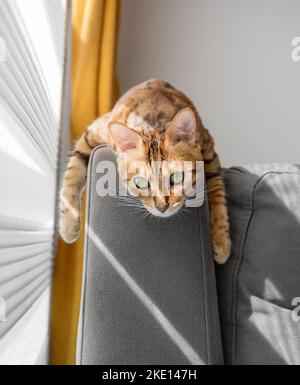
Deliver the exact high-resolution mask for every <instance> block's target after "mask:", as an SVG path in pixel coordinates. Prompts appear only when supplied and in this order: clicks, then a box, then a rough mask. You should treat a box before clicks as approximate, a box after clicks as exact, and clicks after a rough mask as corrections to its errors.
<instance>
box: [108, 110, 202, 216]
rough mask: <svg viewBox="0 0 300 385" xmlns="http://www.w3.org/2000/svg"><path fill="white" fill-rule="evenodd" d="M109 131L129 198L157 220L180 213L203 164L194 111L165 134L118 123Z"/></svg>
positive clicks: (182, 115) (175, 121) (185, 113)
mask: <svg viewBox="0 0 300 385" xmlns="http://www.w3.org/2000/svg"><path fill="white" fill-rule="evenodd" d="M109 128H110V133H111V137H112V140H113V143H114V145H115V149H116V151H117V153H118V168H119V175H120V177H121V179H122V180H123V182H124V184H125V185H126V187H127V190H128V192H129V194H130V195H132V196H135V197H138V199H139V200H140V201H141V202H142V204H143V205H144V206H145V208H146V209H147V210H148V211H149V212H150V213H151V214H153V215H155V216H158V217H169V216H172V215H174V214H175V213H176V212H178V211H179V209H180V208H181V207H182V206H183V204H184V202H185V199H186V196H187V193H188V190H189V189H191V188H193V186H194V184H195V170H196V161H201V160H202V154H201V149H200V146H199V145H197V143H196V142H197V121H196V116H195V113H194V112H193V110H192V109H191V108H185V109H183V110H181V111H179V112H178V113H177V115H176V116H175V117H174V119H173V120H172V121H170V122H168V123H167V124H166V126H165V129H164V131H163V132H156V131H155V130H149V131H147V132H145V131H143V130H142V129H141V128H139V127H135V128H134V129H131V128H129V127H127V126H126V125H124V124H122V123H119V122H111V123H110V126H109Z"/></svg>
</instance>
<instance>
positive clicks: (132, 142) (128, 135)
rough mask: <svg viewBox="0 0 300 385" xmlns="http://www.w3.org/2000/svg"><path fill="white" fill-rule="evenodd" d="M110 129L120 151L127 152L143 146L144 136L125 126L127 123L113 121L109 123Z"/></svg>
mask: <svg viewBox="0 0 300 385" xmlns="http://www.w3.org/2000/svg"><path fill="white" fill-rule="evenodd" d="M109 129H110V133H111V136H112V139H113V142H114V144H115V146H116V149H117V151H118V152H127V151H129V150H135V149H138V148H141V146H142V143H143V142H142V138H141V137H140V135H139V134H138V133H137V132H135V131H134V130H132V129H131V128H129V127H127V126H125V124H122V123H118V122H112V123H110V125H109Z"/></svg>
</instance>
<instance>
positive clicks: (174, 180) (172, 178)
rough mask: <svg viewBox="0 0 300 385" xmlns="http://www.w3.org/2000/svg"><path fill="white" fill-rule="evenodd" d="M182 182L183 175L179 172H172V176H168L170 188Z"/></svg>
mask: <svg viewBox="0 0 300 385" xmlns="http://www.w3.org/2000/svg"><path fill="white" fill-rule="evenodd" d="M183 180H184V173H183V172H181V171H178V172H174V174H172V175H171V176H170V182H171V185H172V186H175V185H178V184H181V183H182V182H183Z"/></svg>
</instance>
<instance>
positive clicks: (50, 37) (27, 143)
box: [0, 0, 70, 362]
mask: <svg viewBox="0 0 300 385" xmlns="http://www.w3.org/2000/svg"><path fill="white" fill-rule="evenodd" d="M69 8H70V7H69V2H67V1H65V0H1V1H0V39H1V41H2V44H1V50H2V52H1V61H0V300H1V301H0V306H2V309H0V312H1V311H2V313H3V306H5V317H3V314H2V319H0V362H2V361H5V360H6V361H14V357H12V355H13V354H14V352H13V351H11V350H10V352H9V357H8V356H7V355H6V356H5V359H4V358H3V357H2V358H1V354H4V355H5V347H6V348H7V346H8V345H10V346H12V344H13V342H11V344H7V341H5V339H6V337H7V336H8V335H9V336H10V338H11V337H14V333H12V331H13V329H14V328H15V327H16V330H19V334H20V335H21V334H22V333H21V332H20V330H21V329H22V328H20V325H19V324H20V323H21V322H22V319H23V317H25V316H26V317H27V323H28V313H30V311H31V310H32V309H33V308H34V305H35V304H36V303H37V302H38V301H39V300H40V298H42V297H43V296H44V295H45V292H46V291H47V288H49V286H50V284H51V276H52V268H53V257H54V234H55V212H56V204H57V172H58V164H59V149H60V143H61V137H62V135H61V129H62V125H63V124H62V123H63V121H65V120H66V119H65V118H66V116H65V115H66V114H64V113H63V112H62V106H64V103H62V101H63V98H62V90H63V79H65V76H64V74H65V71H64V69H65V68H66V65H65V64H66V60H65V58H66V44H65V42H66V34H65V31H66V22H67V20H68V18H67V17H66V15H69V12H70V9H69ZM67 10H68V12H67ZM3 50H5V52H3ZM48 292H49V290H48ZM46 301H49V295H48V296H47V299H46ZM1 304H2V305H1ZM36 308H41V309H45V307H43V306H36ZM43 311H44V310H43ZM0 315H1V313H0ZM33 316H34V317H35V318H36V315H34V314H33ZM34 317H33V318H34ZM4 318H5V319H4ZM42 318H43V317H42ZM39 319H41V317H40V318H39ZM42 322H44V323H45V322H47V317H46V321H45V320H44V321H42ZM17 326H18V327H17ZM38 327H41V328H43V330H46V331H47V329H48V328H47V327H45V325H39V324H38V325H37V328H38ZM17 334H18V333H16V335H15V338H17ZM44 334H45V332H44ZM27 337H28V336H27ZM44 337H45V338H46V336H44ZM27 339H28V338H27ZM19 343H20V344H21V345H22V341H19ZM26 343H27V344H28V340H27V341H26ZM1 344H2V345H3V346H2V345H1ZM29 345H30V344H29ZM1 346H2V349H1ZM18 349H19V350H20V345H19V346H18ZM25 353H26V354H27V356H28V352H24V354H23V356H24V357H25V356H26V354H25ZM31 353H32V352H31ZM18 354H19V356H20V352H19V353H18ZM33 356H34V354H33ZM21 360H22V359H21Z"/></svg>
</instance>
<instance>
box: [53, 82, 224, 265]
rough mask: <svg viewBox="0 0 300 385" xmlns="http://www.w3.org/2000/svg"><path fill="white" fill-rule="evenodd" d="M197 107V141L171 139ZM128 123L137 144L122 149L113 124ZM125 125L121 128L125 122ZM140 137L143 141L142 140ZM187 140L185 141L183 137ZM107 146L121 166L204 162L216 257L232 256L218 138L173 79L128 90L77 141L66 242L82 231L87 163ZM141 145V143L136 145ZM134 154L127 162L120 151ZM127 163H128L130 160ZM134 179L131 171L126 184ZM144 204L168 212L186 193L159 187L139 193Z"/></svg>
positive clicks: (66, 195) (63, 226) (64, 210)
mask: <svg viewBox="0 0 300 385" xmlns="http://www.w3.org/2000/svg"><path fill="white" fill-rule="evenodd" d="M187 109H188V110H189V111H192V112H191V113H193V115H194V118H195V126H196V127H195V133H194V137H193V138H192V140H190V141H189V140H188V138H186V137H185V138H181V137H180V135H179V136H178V137H177V141H175V140H174V141H170V132H172V125H173V124H174V121H175V120H176V119H177V116H178V115H179V114H180V113H181V112H182V111H185V110H187ZM114 124H118V125H119V127H120V128H121V127H124V126H126V127H127V128H128V129H130V130H132V131H133V132H134V133H135V134H134V135H136V141H137V143H139V144H136V145H135V146H133V147H134V148H133V147H132V144H130V143H129V145H128V143H127V144H126V145H128V146H129V147H128V148H125V149H124V148H123V149H122V150H120V148H118V144H117V143H118V140H117V139H116V136H115V135H113V134H112V132H113V131H112V128H111V127H112V125H114ZM121 125H122V126H121ZM116 132H117V134H118V131H116ZM137 137H138V139H137ZM183 139H184V140H183ZM100 144H107V145H109V146H110V147H111V148H113V149H115V150H116V151H117V152H119V159H118V164H119V170H120V172H121V170H122V169H126V168H128V167H129V164H130V162H132V161H133V160H143V161H144V162H145V163H146V164H147V165H148V166H147V170H146V172H148V173H152V172H153V168H152V164H153V162H154V161H156V162H163V161H164V160H168V161H171V162H173V161H177V162H178V161H193V162H196V161H204V164H205V172H206V174H207V188H208V197H209V202H210V213H211V234H212V241H213V249H214V256H215V260H216V262H218V263H224V262H226V260H227V259H228V257H229V255H230V247H231V244H230V237H229V221H228V213H227V205H226V195H225V190H224V184H223V181H222V177H221V175H220V161H219V157H218V155H217V153H216V152H215V146H214V141H213V139H212V137H211V135H210V134H209V132H208V130H207V129H206V128H204V127H203V124H202V121H201V119H200V116H199V114H198V112H197V110H196V108H195V106H194V105H193V103H192V102H191V100H190V99H189V98H188V97H187V96H185V95H184V94H183V93H182V92H180V91H178V90H177V89H175V88H174V87H173V86H171V85H170V84H169V83H166V82H164V81H159V80H150V81H147V82H145V83H142V84H140V85H138V86H137V87H134V88H132V89H131V90H129V91H128V92H127V93H126V94H125V95H124V96H123V97H121V98H120V100H119V101H118V102H117V104H116V106H115V107H114V109H113V110H112V111H111V112H110V113H108V114H106V115H104V116H102V117H100V118H99V119H97V120H96V121H95V122H93V124H91V126H90V127H88V129H87V130H86V132H85V133H84V135H83V136H82V137H81V138H80V139H79V140H78V141H77V143H76V145H75V149H74V152H73V154H72V157H71V159H70V162H69V165H68V168H67V170H66V172H65V176H64V184H63V188H62V191H61V203H60V207H61V220H60V233H61V236H62V237H63V239H64V240H65V241H66V242H69V243H72V242H74V241H75V240H76V239H77V237H78V235H79V232H80V218H81V215H80V196H81V192H82V190H83V188H84V186H85V183H86V176H87V175H86V174H87V165H88V160H89V157H90V154H91V152H92V150H93V148H95V147H96V146H98V145H100ZM136 146H139V149H137V147H136ZM121 151H126V152H127V153H129V154H130V156H129V158H128V159H126V160H124V159H123V158H122V156H121V154H120V152H121ZM126 162H127V163H126ZM133 177H134V174H132V175H129V176H128V178H127V179H126V181H125V182H126V183H129V181H130V180H131V179H132V178H133ZM139 198H140V200H141V202H142V203H143V204H144V205H145V206H146V207H147V208H148V209H149V210H150V212H152V211H151V210H155V212H158V211H159V212H162V213H164V212H165V211H166V210H171V212H172V209H173V208H175V207H180V204H181V203H182V201H183V199H184V197H183V196H181V197H177V196H174V194H171V195H170V196H164V195H163V194H162V192H161V191H160V190H159V191H158V194H157V195H156V196H145V197H144V196H142V195H141V196H140V197H139Z"/></svg>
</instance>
